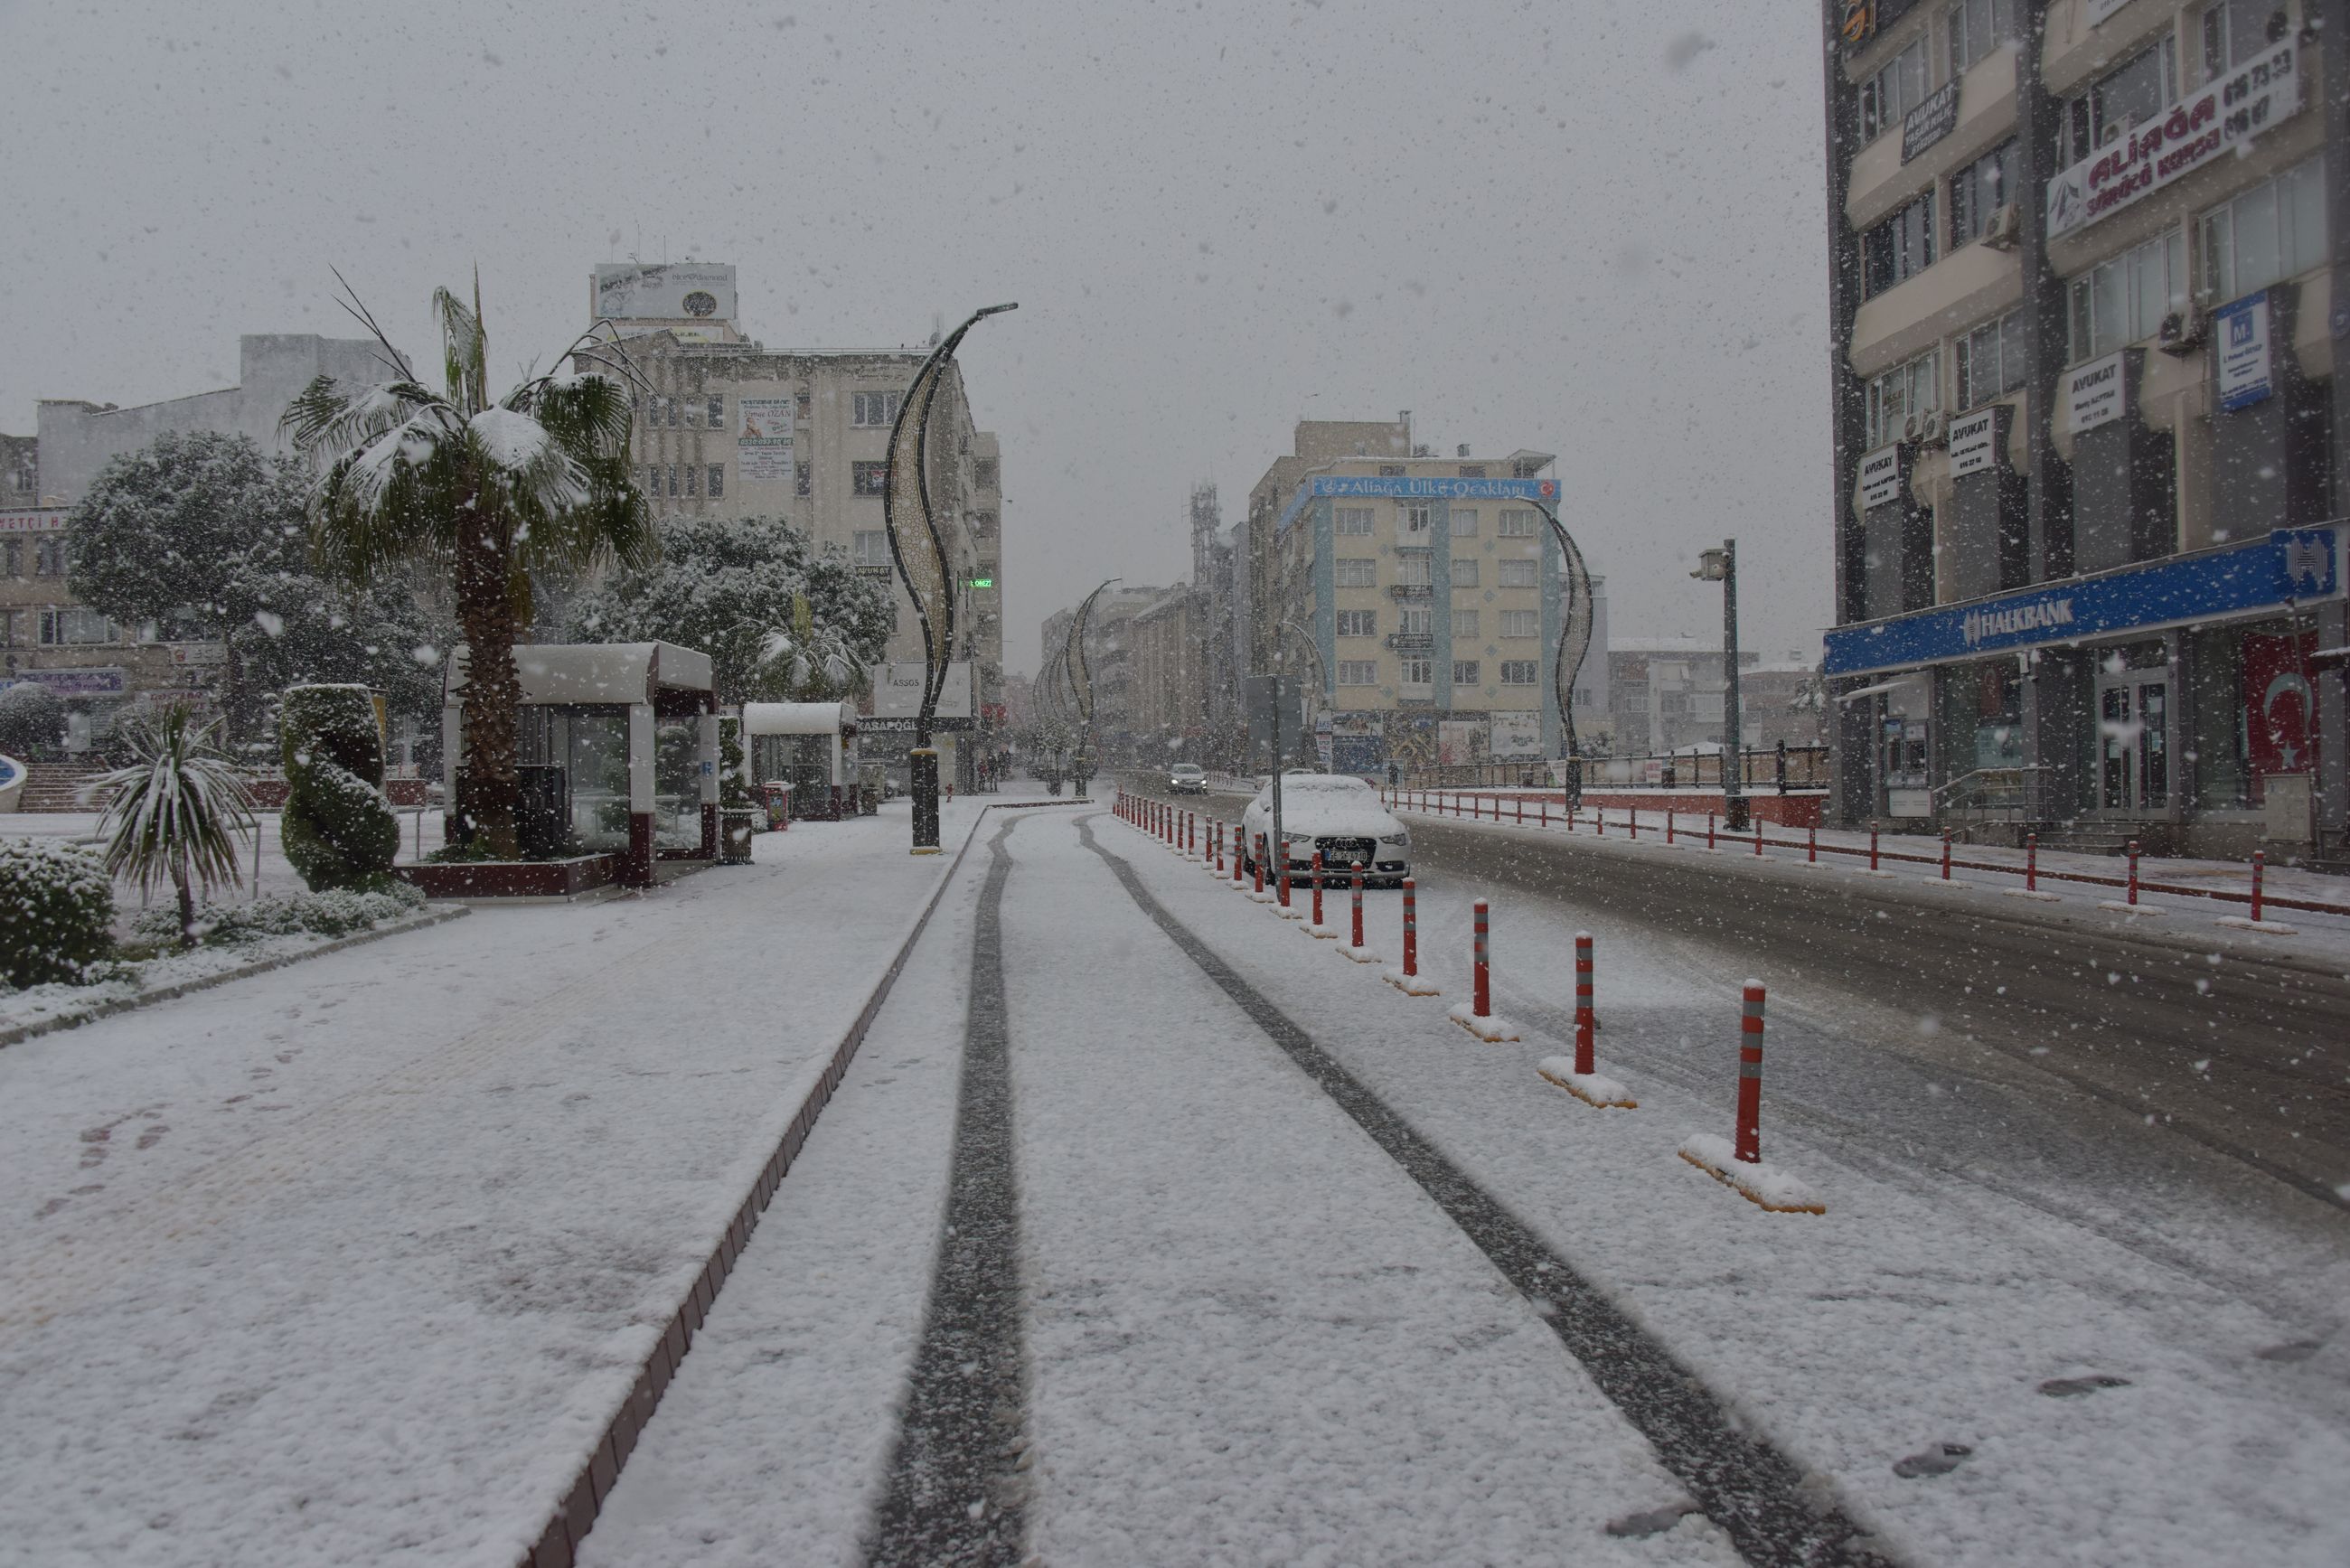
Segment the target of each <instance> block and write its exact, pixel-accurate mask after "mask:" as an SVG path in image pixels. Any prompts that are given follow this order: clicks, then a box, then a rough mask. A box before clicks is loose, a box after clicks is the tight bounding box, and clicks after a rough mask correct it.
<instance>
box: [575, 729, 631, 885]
mask: <svg viewBox="0 0 2350 1568" xmlns="http://www.w3.org/2000/svg"><path fill="white" fill-rule="evenodd" d="M570 731H571V733H570V737H569V740H570V743H569V746H568V747H567V750H568V752H569V754H570V761H571V831H572V836H574V837H575V838H577V840H578V841H579V844H580V846H581V847H582V848H583V849H586V850H588V851H590V852H598V851H602V850H607V849H625V848H627V847H628V845H629V716H628V714H627V713H626V712H625V711H619V712H596V711H587V710H579V709H574V710H573V711H572V713H571V716H570Z"/></svg>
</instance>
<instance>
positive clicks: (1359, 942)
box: [1352, 860, 1363, 952]
mask: <svg viewBox="0 0 2350 1568" xmlns="http://www.w3.org/2000/svg"><path fill="white" fill-rule="evenodd" d="M1352 940H1353V943H1354V946H1355V950H1356V951H1357V952H1360V951H1361V950H1362V947H1363V863H1362V862H1361V861H1359V860H1357V861H1356V862H1355V934H1354V937H1353V938H1352Z"/></svg>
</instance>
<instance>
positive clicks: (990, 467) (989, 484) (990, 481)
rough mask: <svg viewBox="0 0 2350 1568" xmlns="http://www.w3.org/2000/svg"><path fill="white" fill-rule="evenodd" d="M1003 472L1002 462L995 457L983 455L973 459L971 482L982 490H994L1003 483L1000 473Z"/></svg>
mask: <svg viewBox="0 0 2350 1568" xmlns="http://www.w3.org/2000/svg"><path fill="white" fill-rule="evenodd" d="M1002 472H1003V467H1002V464H1001V462H999V460H997V459H995V458H992V457H981V458H973V459H972V464H971V482H972V483H973V484H975V485H977V486H979V488H980V489H982V490H993V489H994V488H995V487H996V485H998V484H999V483H1002V481H1001V479H999V478H998V475H999V474H1001V473H1002Z"/></svg>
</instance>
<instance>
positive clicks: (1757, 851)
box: [1754, 816, 1763, 860]
mask: <svg viewBox="0 0 2350 1568" xmlns="http://www.w3.org/2000/svg"><path fill="white" fill-rule="evenodd" d="M1754 858H1755V859H1757V860H1760V859H1762V858H1763V819H1762V818H1761V817H1759V816H1758V817H1756V818H1755V819H1754Z"/></svg>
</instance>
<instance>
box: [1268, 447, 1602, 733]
mask: <svg viewBox="0 0 2350 1568" xmlns="http://www.w3.org/2000/svg"><path fill="white" fill-rule="evenodd" d="M1553 461H1554V460H1553V458H1552V456H1551V454H1549V453H1547V452H1525V451H1520V452H1512V453H1511V454H1510V455H1508V456H1507V457H1503V458H1495V459H1475V458H1472V457H1471V455H1470V452H1469V449H1468V448H1466V447H1462V448H1461V449H1459V451H1458V452H1456V453H1455V454H1454V455H1453V456H1452V457H1450V458H1438V457H1435V456H1433V455H1432V454H1431V453H1430V452H1429V450H1428V449H1427V448H1426V447H1415V446H1414V445H1413V444H1412V441H1411V423H1410V416H1409V413H1406V414H1404V415H1402V416H1400V417H1399V418H1398V419H1397V420H1396V421H1394V422H1393V423H1385V422H1368V423H1360V422H1338V421H1301V422H1300V423H1299V424H1298V426H1297V429H1296V432H1295V441H1294V450H1293V451H1292V452H1290V453H1288V454H1287V455H1284V456H1282V457H1278V458H1276V459H1274V462H1273V463H1272V465H1271V466H1270V467H1269V468H1267V470H1266V471H1265V474H1264V477H1263V479H1261V480H1259V481H1258V482H1257V483H1256V485H1255V487H1254V488H1253V490H1252V491H1251V492H1250V495H1249V516H1248V521H1247V524H1246V527H1245V529H1244V530H1243V537H1241V538H1240V539H1239V540H1238V541H1237V544H1238V545H1239V548H1240V549H1241V551H1242V558H1241V565H1240V567H1239V572H1240V575H1242V576H1245V577H1246V578H1247V579H1248V582H1247V590H1246V597H1247V601H1248V603H1247V610H1248V614H1249V630H1248V642H1249V648H1250V665H1249V668H1250V669H1251V670H1253V671H1255V672H1258V673H1268V672H1273V671H1275V670H1287V671H1288V672H1290V673H1292V674H1294V675H1297V676H1300V677H1302V678H1303V679H1304V680H1305V684H1306V688H1307V690H1308V691H1309V692H1310V694H1311V696H1312V701H1311V702H1310V703H1309V707H1310V708H1311V710H1312V722H1313V724H1314V727H1315V737H1316V745H1317V749H1318V750H1319V751H1320V753H1321V756H1322V760H1323V761H1324V763H1326V765H1327V766H1329V767H1332V768H1334V769H1336V770H1337V771H1340V772H1345V773H1363V774H1384V773H1385V772H1386V771H1387V770H1388V767H1389V766H1390V764H1392V765H1394V766H1396V767H1397V768H1399V769H1405V770H1408V769H1410V768H1414V767H1418V766H1421V765H1425V764H1428V763H1438V762H1471V761H1478V760H1482V759H1483V758H1486V757H1489V756H1491V757H1537V756H1551V755H1555V754H1556V753H1557V751H1558V749H1559V746H1560V744H1561V741H1562V736H1561V734H1560V726H1559V722H1558V707H1557V701H1556V695H1555V691H1554V670H1553V664H1554V654H1555V649H1556V648H1557V646H1558V637H1559V619H1560V614H1561V594H1560V587H1561V567H1560V564H1559V560H1558V554H1557V548H1556V546H1555V545H1554V544H1553V543H1552V541H1551V538H1550V535H1549V529H1548V525H1547V524H1545V523H1544V520H1543V515H1542V512H1541V511H1540V510H1539V509H1538V507H1537V505H1536V503H1538V502H1539V503H1541V504H1543V505H1545V506H1554V507H1555V505H1556V504H1557V499H1558V482H1557V481H1556V479H1555V478H1548V477H1544V472H1545V471H1546V470H1548V469H1549V468H1550V467H1551V465H1552V462H1553Z"/></svg>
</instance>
